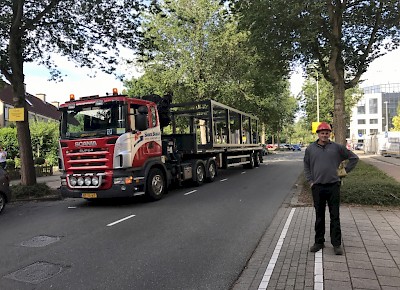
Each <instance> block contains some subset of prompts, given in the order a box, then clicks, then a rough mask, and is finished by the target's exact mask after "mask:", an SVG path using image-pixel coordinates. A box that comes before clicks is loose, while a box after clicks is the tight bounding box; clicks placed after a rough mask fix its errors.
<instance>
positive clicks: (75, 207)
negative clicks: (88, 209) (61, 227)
mask: <svg viewBox="0 0 400 290" xmlns="http://www.w3.org/2000/svg"><path fill="white" fill-rule="evenodd" d="M68 208H69V209H71V208H76V206H69V207H68Z"/></svg>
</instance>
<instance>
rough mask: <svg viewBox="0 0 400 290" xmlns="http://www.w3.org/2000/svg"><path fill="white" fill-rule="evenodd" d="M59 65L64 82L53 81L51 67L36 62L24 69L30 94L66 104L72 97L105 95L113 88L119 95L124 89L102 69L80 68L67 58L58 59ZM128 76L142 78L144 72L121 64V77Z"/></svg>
mask: <svg viewBox="0 0 400 290" xmlns="http://www.w3.org/2000/svg"><path fill="white" fill-rule="evenodd" d="M54 58H55V59H56V61H55V63H56V64H57V66H58V69H59V70H61V72H62V75H63V81H62V82H55V81H49V78H50V73H49V71H48V70H47V68H45V67H43V66H39V65H37V64H34V63H27V64H25V66H24V72H25V84H26V90H27V92H28V93H30V94H32V95H35V94H38V93H43V94H46V101H47V102H54V101H57V102H60V103H64V102H66V101H68V100H69V95H70V94H75V97H77V98H79V97H83V96H91V95H105V94H106V93H111V92H112V89H113V88H117V89H118V91H119V92H121V91H122V90H123V89H124V86H123V82H122V81H120V80H119V79H117V78H116V77H115V76H114V75H109V74H106V73H103V72H101V71H98V70H91V69H88V68H81V67H78V66H77V65H76V64H75V63H74V62H72V61H68V60H67V58H65V57H61V56H55V57H54ZM122 73H123V74H124V75H125V76H126V78H127V79H128V78H131V77H132V76H138V75H140V73H139V72H138V71H137V70H136V69H135V68H133V67H128V66H127V65H121V66H120V67H118V68H117V74H122Z"/></svg>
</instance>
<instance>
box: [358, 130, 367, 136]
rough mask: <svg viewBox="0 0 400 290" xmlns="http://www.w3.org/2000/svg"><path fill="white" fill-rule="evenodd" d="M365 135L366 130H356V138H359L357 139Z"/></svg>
mask: <svg viewBox="0 0 400 290" xmlns="http://www.w3.org/2000/svg"><path fill="white" fill-rule="evenodd" d="M365 133H366V130H365V129H360V130H358V136H359V137H362V136H363V135H365Z"/></svg>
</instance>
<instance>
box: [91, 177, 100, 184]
mask: <svg viewBox="0 0 400 290" xmlns="http://www.w3.org/2000/svg"><path fill="white" fill-rule="evenodd" d="M92 184H93V185H94V186H97V185H99V178H98V177H97V176H94V177H92Z"/></svg>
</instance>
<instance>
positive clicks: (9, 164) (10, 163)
mask: <svg viewBox="0 0 400 290" xmlns="http://www.w3.org/2000/svg"><path fill="white" fill-rule="evenodd" d="M6 162H7V167H6V168H7V169H15V161H14V160H12V159H7V160H6Z"/></svg>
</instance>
